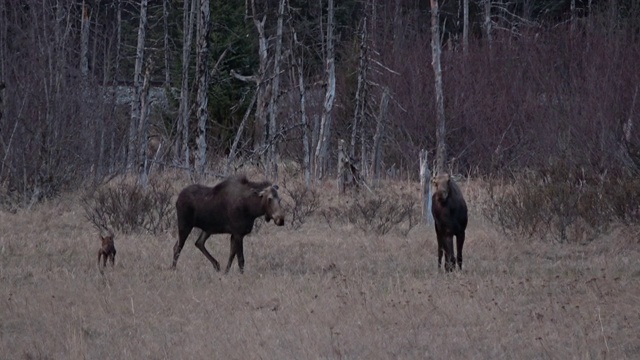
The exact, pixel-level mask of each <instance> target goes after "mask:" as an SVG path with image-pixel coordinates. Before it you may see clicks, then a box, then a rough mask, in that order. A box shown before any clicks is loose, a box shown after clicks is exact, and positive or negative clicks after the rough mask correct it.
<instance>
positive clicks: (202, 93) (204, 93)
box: [195, 0, 211, 173]
mask: <svg viewBox="0 0 640 360" xmlns="http://www.w3.org/2000/svg"><path fill="white" fill-rule="evenodd" d="M210 15H211V12H210V11H209V0H200V12H199V13H198V62H197V68H196V78H197V79H198V96H197V98H196V105H197V109H198V111H197V117H198V132H197V138H196V145H197V147H198V151H197V153H196V164H195V167H196V171H198V172H200V173H204V166H205V163H206V159H207V123H208V121H209V110H208V104H209V101H208V89H209V66H208V64H209V31H210V27H211V25H210V19H209V18H210Z"/></svg>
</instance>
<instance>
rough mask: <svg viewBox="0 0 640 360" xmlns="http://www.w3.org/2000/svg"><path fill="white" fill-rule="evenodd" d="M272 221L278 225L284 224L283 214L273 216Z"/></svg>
mask: <svg viewBox="0 0 640 360" xmlns="http://www.w3.org/2000/svg"><path fill="white" fill-rule="evenodd" d="M273 222H274V223H275V224H276V225H278V226H283V225H284V216H274V217H273Z"/></svg>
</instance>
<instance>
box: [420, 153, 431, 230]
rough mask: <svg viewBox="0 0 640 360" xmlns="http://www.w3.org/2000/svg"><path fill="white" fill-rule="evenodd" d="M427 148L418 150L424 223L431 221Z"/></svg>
mask: <svg viewBox="0 0 640 360" xmlns="http://www.w3.org/2000/svg"><path fill="white" fill-rule="evenodd" d="M427 159H428V152H427V150H424V149H423V150H420V199H421V204H422V220H423V221H424V222H425V223H428V224H432V223H433V214H431V171H430V170H429V162H428V161H427Z"/></svg>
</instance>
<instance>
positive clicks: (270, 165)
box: [267, 0, 285, 181]
mask: <svg viewBox="0 0 640 360" xmlns="http://www.w3.org/2000/svg"><path fill="white" fill-rule="evenodd" d="M284 5H285V0H280V5H279V6H278V27H277V30H276V52H275V54H273V80H272V83H271V99H270V101H269V128H268V132H267V135H268V139H267V142H268V146H269V148H268V151H267V174H268V176H269V178H271V179H272V180H273V181H277V180H278V159H277V157H278V144H277V141H276V131H277V117H278V95H279V93H280V64H281V62H282V23H283V18H284Z"/></svg>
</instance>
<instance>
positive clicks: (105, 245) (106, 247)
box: [98, 232, 116, 267]
mask: <svg viewBox="0 0 640 360" xmlns="http://www.w3.org/2000/svg"><path fill="white" fill-rule="evenodd" d="M100 241H101V242H102V246H100V250H98V266H100V261H101V260H102V266H103V267H106V266H107V259H109V260H110V261H111V266H114V265H115V263H116V247H115V245H114V243H113V233H111V232H109V233H107V234H106V235H103V234H100ZM103 258H104V259H103Z"/></svg>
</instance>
